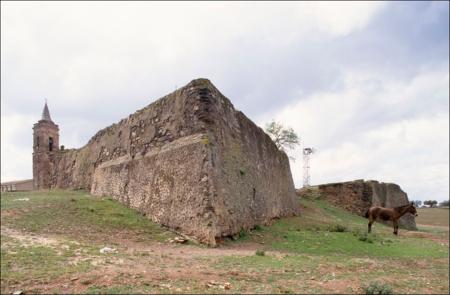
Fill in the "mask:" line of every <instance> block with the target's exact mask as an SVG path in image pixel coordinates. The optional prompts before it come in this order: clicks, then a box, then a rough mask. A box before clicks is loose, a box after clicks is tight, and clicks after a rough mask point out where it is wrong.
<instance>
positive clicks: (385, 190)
mask: <svg viewBox="0 0 450 295" xmlns="http://www.w3.org/2000/svg"><path fill="white" fill-rule="evenodd" d="M314 188H315V189H317V190H318V193H319V194H320V195H321V197H323V198H325V199H326V200H327V201H329V202H331V203H333V204H334V205H336V206H338V207H341V208H344V209H346V210H348V211H351V212H354V213H356V214H358V215H361V216H363V215H364V214H365V212H366V210H367V209H368V208H369V207H370V206H381V207H387V208H394V207H400V206H403V205H407V204H408V203H409V200H408V195H407V194H406V193H405V192H404V191H402V189H401V188H400V186H398V185H397V184H394V183H384V182H378V181H375V180H368V181H364V180H362V179H361V180H355V181H348V182H339V183H328V184H322V185H318V186H317V187H314ZM399 223H400V225H402V226H403V227H405V228H407V229H417V227H416V222H415V217H414V215H412V214H410V213H406V214H405V215H403V216H402V217H401V218H400V220H399Z"/></svg>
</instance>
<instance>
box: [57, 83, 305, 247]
mask: <svg viewBox="0 0 450 295" xmlns="http://www.w3.org/2000/svg"><path fill="white" fill-rule="evenodd" d="M54 163H55V168H54V169H53V171H52V186H53V187H60V188H84V189H89V190H91V193H92V194H94V195H104V196H111V197H113V198H115V199H117V200H119V201H121V202H122V203H124V204H126V205H128V206H130V207H132V208H136V209H137V210H139V211H140V212H142V213H143V214H145V215H147V216H148V217H149V218H151V219H153V220H154V221H156V222H159V223H161V224H164V225H166V226H169V227H171V228H174V229H177V230H180V231H181V232H184V233H186V234H188V235H190V236H192V237H195V238H196V239H198V240H200V241H203V242H205V243H208V244H215V242H216V239H217V238H220V237H222V236H228V235H233V234H236V233H238V232H239V231H240V230H241V228H244V229H249V228H251V227H253V226H255V225H256V224H262V223H267V222H269V221H270V220H271V219H273V218H275V217H281V216H289V215H294V214H297V213H298V210H299V204H298V200H297V198H296V196H295V193H294V185H293V181H292V176H291V172H290V168H289V161H288V158H287V156H286V154H285V153H284V152H281V151H279V150H278V149H277V148H276V146H275V144H274V143H273V142H272V141H271V139H270V138H269V136H268V135H266V134H265V133H264V131H263V130H261V129H260V128H259V127H257V126H256V125H255V124H254V123H253V122H251V121H250V120H249V119H248V118H247V117H245V116H244V115H243V114H242V113H240V112H238V111H236V110H235V109H234V107H233V105H232V104H231V102H230V101H229V100H228V99H227V98H226V97H224V96H223V95H222V94H221V93H220V92H219V91H218V90H217V89H216V88H215V87H214V86H213V85H212V84H211V83H210V82H209V81H208V80H205V79H198V80H194V81H192V82H191V83H189V84H188V85H187V86H185V87H183V88H181V89H179V90H177V91H175V92H174V93H172V94H170V95H168V96H166V97H163V98H162V99H159V100H158V101H156V102H154V103H152V104H150V105H149V106H147V107H146V108H144V109H142V110H139V111H137V112H136V113H134V114H132V115H130V116H129V117H128V118H126V119H124V120H122V121H120V122H119V123H117V124H114V125H112V126H110V127H108V128H105V129H103V130H101V131H99V132H98V133H97V134H96V135H95V136H94V137H93V138H92V139H91V140H90V141H89V142H88V144H87V145H86V146H84V147H83V148H81V149H79V150H65V151H61V152H59V153H58V156H57V157H56V159H55V160H54Z"/></svg>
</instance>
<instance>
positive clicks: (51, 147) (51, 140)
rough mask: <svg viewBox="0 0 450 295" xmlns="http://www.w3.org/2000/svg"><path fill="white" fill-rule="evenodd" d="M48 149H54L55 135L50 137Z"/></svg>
mask: <svg viewBox="0 0 450 295" xmlns="http://www.w3.org/2000/svg"><path fill="white" fill-rule="evenodd" d="M48 150H49V151H50V152H51V151H53V137H49V138H48Z"/></svg>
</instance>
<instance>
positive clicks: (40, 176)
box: [33, 102, 59, 189]
mask: <svg viewBox="0 0 450 295" xmlns="http://www.w3.org/2000/svg"><path fill="white" fill-rule="evenodd" d="M57 151H59V127H58V125H56V124H55V123H53V121H52V119H51V117H50V112H49V110H48V106H47V102H45V106H44V110H43V111H42V118H41V120H39V121H38V122H37V123H36V124H34V125H33V186H34V189H49V188H50V187H51V174H52V170H53V162H54V157H55V154H56V152H57Z"/></svg>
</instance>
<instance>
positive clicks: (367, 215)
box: [364, 209, 370, 218]
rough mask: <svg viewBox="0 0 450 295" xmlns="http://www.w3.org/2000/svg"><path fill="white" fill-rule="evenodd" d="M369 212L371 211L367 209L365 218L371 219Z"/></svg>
mask: <svg viewBox="0 0 450 295" xmlns="http://www.w3.org/2000/svg"><path fill="white" fill-rule="evenodd" d="M369 210H370V209H367V211H366V214H364V217H365V218H369Z"/></svg>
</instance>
